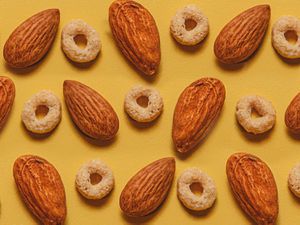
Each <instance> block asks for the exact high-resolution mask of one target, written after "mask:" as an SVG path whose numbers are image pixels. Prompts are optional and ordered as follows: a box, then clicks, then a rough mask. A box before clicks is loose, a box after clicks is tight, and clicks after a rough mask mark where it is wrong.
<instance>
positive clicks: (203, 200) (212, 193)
mask: <svg viewBox="0 0 300 225" xmlns="http://www.w3.org/2000/svg"><path fill="white" fill-rule="evenodd" d="M194 183H199V184H200V185H201V186H202V188H203V192H202V194H201V195H200V196H197V195H195V194H194V193H193V192H192V191H191V188H190V186H191V185H192V184H194ZM177 195H178V198H179V199H180V201H181V202H182V203H183V205H184V206H185V207H187V208H189V209H191V210H195V211H201V210H205V209H208V208H210V207H211V206H212V205H213V203H214V202H215V200H216V198H217V189H216V185H215V182H214V181H213V179H212V178H210V177H209V176H208V175H207V174H206V173H204V172H202V171H201V170H199V169H198V168H195V167H193V168H188V169H186V170H184V171H183V173H182V174H181V175H180V177H179V178H178V181H177Z"/></svg>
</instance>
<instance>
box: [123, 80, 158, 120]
mask: <svg viewBox="0 0 300 225" xmlns="http://www.w3.org/2000/svg"><path fill="white" fill-rule="evenodd" d="M124 107H125V111H126V112H127V113H128V115H129V116H130V117H131V118H132V119H134V120H136V121H138V122H150V121H153V120H154V119H156V118H157V117H158V116H159V115H160V114H161V112H162V110H163V100H162V98H161V96H160V94H159V92H158V91H157V90H155V89H153V88H146V87H143V86H140V85H138V86H135V87H133V88H132V89H131V90H130V91H129V92H128V93H127V95H126V97H125V102H124Z"/></svg>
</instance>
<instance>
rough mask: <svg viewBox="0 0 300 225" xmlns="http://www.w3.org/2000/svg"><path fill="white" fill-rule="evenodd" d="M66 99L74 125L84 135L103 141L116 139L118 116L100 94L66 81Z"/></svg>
mask: <svg viewBox="0 0 300 225" xmlns="http://www.w3.org/2000/svg"><path fill="white" fill-rule="evenodd" d="M64 97H65V102H66V105H67V108H68V110H69V113H70V115H71V117H72V119H73V121H74V123H75V124H76V125H77V126H78V128H79V129H80V130H81V131H82V132H83V133H85V134H86V135H88V136H89V137H91V138H94V139H99V140H102V141H108V140H111V139H113V138H114V137H115V135H116V133H117V132H118V129H119V119H118V116H117V114H116V113H115V111H114V109H113V108H112V107H111V105H110V104H109V103H108V102H107V101H106V100H105V99H104V98H103V97H102V96H101V95H100V94H99V93H97V92H96V91H95V90H93V89H91V88H90V87H88V86H86V85H84V84H82V83H80V82H78V81H72V80H66V81H65V82H64Z"/></svg>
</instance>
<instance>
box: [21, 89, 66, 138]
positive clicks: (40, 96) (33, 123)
mask: <svg viewBox="0 0 300 225" xmlns="http://www.w3.org/2000/svg"><path fill="white" fill-rule="evenodd" d="M39 111H44V112H43V113H42V114H43V116H42V117H39V115H38V113H39ZM21 117H22V121H23V123H24V125H25V127H26V128H27V129H28V130H29V131H31V132H33V133H38V134H44V133H48V132H50V131H52V130H53V129H54V128H55V127H56V126H57V125H58V123H59V122H60V119H61V103H60V100H59V99H58V97H56V96H55V95H54V94H53V93H52V92H51V91H47V90H42V91H40V92H39V93H37V94H35V95H33V96H32V97H31V98H30V99H29V100H28V101H27V102H25V104H24V108H23V111H22V115H21Z"/></svg>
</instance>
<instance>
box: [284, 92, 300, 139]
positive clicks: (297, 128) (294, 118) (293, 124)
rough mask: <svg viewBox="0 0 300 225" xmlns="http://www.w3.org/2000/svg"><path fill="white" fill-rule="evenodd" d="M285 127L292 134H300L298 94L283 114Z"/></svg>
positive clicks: (299, 100) (299, 98)
mask: <svg viewBox="0 0 300 225" xmlns="http://www.w3.org/2000/svg"><path fill="white" fill-rule="evenodd" d="M285 125H286V126H287V127H288V128H289V130H290V131H291V132H292V133H294V134H300V93H298V94H297V95H296V96H295V97H294V98H293V100H292V101H291V103H290V104H289V106H288V107H287V109H286V112H285Z"/></svg>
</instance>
